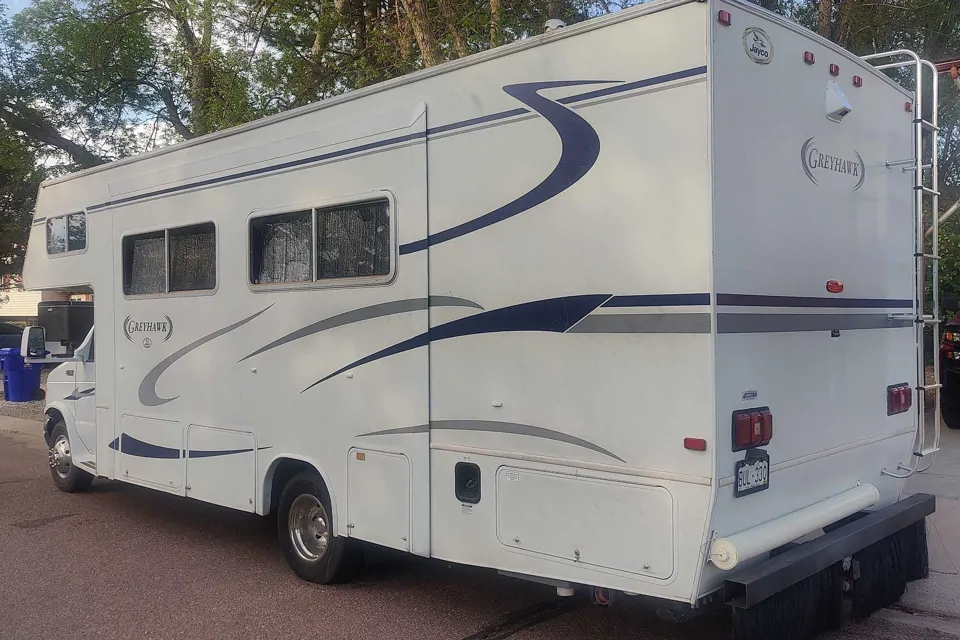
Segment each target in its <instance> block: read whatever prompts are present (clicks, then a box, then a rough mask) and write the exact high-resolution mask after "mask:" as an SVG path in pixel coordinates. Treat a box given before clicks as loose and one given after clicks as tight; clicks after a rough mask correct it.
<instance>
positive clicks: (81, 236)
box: [67, 213, 87, 251]
mask: <svg viewBox="0 0 960 640" xmlns="http://www.w3.org/2000/svg"><path fill="white" fill-rule="evenodd" d="M86 248H87V216H86V215H85V214H82V213H71V214H70V215H68V216H67V251H81V250H83V249H86Z"/></svg>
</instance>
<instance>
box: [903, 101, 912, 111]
mask: <svg viewBox="0 0 960 640" xmlns="http://www.w3.org/2000/svg"><path fill="white" fill-rule="evenodd" d="M903 110H904V111H906V112H907V113H909V112H911V111H913V103H912V102H904V103H903Z"/></svg>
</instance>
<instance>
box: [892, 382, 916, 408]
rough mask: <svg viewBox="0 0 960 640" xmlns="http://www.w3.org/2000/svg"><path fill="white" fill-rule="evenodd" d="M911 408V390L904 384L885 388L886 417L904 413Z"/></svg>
mask: <svg viewBox="0 0 960 640" xmlns="http://www.w3.org/2000/svg"><path fill="white" fill-rule="evenodd" d="M912 406H913V389H911V388H910V385H909V384H907V383H906V382H901V383H900V384H892V385H890V386H889V387H887V415H888V416H894V415H897V414H898V413H905V412H907V411H909V410H910V407H912Z"/></svg>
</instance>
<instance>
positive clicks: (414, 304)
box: [240, 296, 483, 362]
mask: <svg viewBox="0 0 960 640" xmlns="http://www.w3.org/2000/svg"><path fill="white" fill-rule="evenodd" d="M428 303H429V306H431V307H467V308H469V309H479V310H481V311H483V307H481V306H480V305H478V304H477V303H476V302H472V301H470V300H464V299H463V298H455V297H453V296H430V299H429V301H428V300H427V298H411V299H409V300H394V301H393V302H383V303H380V304H375V305H372V306H369V307H362V308H360V309H354V310H353V311H347V312H345V313H341V314H339V315H335V316H331V317H329V318H325V319H323V320H320V321H319V322H314V323H313V324H309V325H307V326H305V327H303V328H302V329H297V330H296V331H294V332H293V333H288V334H287V335H285V336H283V337H282V338H278V339H276V340H274V341H273V342H271V343H270V344H268V345H266V346H263V347H260V348H259V349H257V350H256V351H254V352H253V353H251V354H250V355H247V356H244V357H243V358H241V359H240V362H243V361H244V360H246V359H247V358H252V357H253V356H255V355H259V354H261V353H263V352H264V351H269V350H270V349H275V348H277V347H280V346H283V345H285V344H287V343H289V342H293V341H294V340H299V339H300V338H305V337H307V336H311V335H313V334H315V333H320V332H321V331H326V330H327V329H334V328H336V327H342V326H344V325H348V324H353V323H354V322H363V321H364V320H372V319H374V318H382V317H384V316H392V315H396V314H398V313H409V312H411V311H423V310H425V309H426V308H427V306H428Z"/></svg>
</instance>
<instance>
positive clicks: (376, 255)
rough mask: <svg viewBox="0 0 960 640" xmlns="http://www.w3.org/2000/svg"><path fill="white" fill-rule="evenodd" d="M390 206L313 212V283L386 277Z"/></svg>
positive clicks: (364, 204) (384, 202)
mask: <svg viewBox="0 0 960 640" xmlns="http://www.w3.org/2000/svg"><path fill="white" fill-rule="evenodd" d="M391 252H392V251H391V246H390V203H389V202H388V201H387V200H375V201H373V202H360V203H357V204H350V205H345V206H339V207H330V208H328V209H318V210H317V280H326V279H331V278H357V277H363V276H385V275H388V274H389V273H390V255H391Z"/></svg>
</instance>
